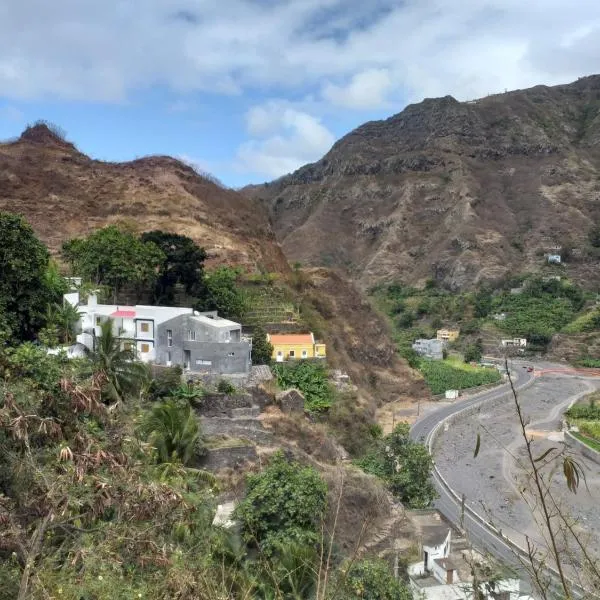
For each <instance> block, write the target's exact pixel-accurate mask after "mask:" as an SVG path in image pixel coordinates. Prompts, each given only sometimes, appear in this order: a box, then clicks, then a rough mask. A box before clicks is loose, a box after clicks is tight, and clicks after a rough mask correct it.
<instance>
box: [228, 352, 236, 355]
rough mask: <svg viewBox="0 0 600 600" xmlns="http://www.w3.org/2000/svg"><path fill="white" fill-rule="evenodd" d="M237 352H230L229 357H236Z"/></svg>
mask: <svg viewBox="0 0 600 600" xmlns="http://www.w3.org/2000/svg"><path fill="white" fill-rule="evenodd" d="M234 355H235V352H230V353H229V354H228V355H227V356H234Z"/></svg>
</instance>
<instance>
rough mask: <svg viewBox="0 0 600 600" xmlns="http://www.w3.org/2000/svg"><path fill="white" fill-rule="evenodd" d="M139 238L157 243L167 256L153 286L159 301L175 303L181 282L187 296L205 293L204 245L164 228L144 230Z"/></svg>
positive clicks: (159, 302)
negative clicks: (160, 229) (176, 290)
mask: <svg viewBox="0 0 600 600" xmlns="http://www.w3.org/2000/svg"><path fill="white" fill-rule="evenodd" d="M140 239H141V241H142V242H143V243H148V242H151V243H153V244H155V245H156V246H157V247H158V248H160V250H161V251H162V252H163V254H164V256H165V259H164V261H163V263H162V265H161V266H160V270H159V272H158V276H157V278H156V284H155V288H154V302H155V303H156V304H166V305H173V304H174V302H175V289H176V286H177V285H181V286H182V287H183V289H184V291H185V293H186V294H187V295H188V296H192V297H195V298H203V297H204V296H205V294H206V291H205V288H204V261H205V260H206V252H205V251H204V248H200V247H199V246H197V245H196V244H195V243H194V241H193V240H192V239H190V238H189V237H187V236H185V235H178V234H176V233H166V232H164V231H149V232H146V233H143V234H142V236H141V238H140Z"/></svg>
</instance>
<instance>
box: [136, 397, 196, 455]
mask: <svg viewBox="0 0 600 600" xmlns="http://www.w3.org/2000/svg"><path fill="white" fill-rule="evenodd" d="M141 431H142V433H143V434H144V435H145V437H146V439H147V440H148V442H149V443H150V444H151V445H152V447H153V448H154V450H155V452H156V460H157V462H159V463H169V462H171V463H177V462H180V463H181V464H183V465H189V464H190V463H191V461H192V459H193V458H194V457H197V456H201V455H202V445H201V435H200V425H199V424H198V419H197V418H196V416H195V415H194V413H192V410H191V407H190V405H189V403H188V402H186V401H183V402H182V401H178V400H176V399H175V398H169V399H167V400H166V402H164V403H161V404H157V405H156V406H154V407H153V408H152V410H151V411H150V412H149V413H148V415H147V416H146V418H145V420H144V423H143V425H142V428H141Z"/></svg>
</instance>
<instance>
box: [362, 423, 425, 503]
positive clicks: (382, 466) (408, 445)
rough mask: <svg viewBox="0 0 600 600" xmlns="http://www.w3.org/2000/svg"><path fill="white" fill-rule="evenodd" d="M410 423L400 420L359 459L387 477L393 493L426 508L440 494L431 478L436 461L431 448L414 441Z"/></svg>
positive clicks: (365, 469)
mask: <svg viewBox="0 0 600 600" xmlns="http://www.w3.org/2000/svg"><path fill="white" fill-rule="evenodd" d="M409 433H410V426H409V425H408V423H400V424H398V425H397V426H396V427H395V429H394V431H392V433H390V434H389V435H387V436H385V437H384V438H383V439H382V440H376V441H375V443H374V444H373V446H372V448H371V450H370V451H369V452H367V454H366V455H365V456H364V457H363V458H361V459H360V460H358V461H357V464H358V466H360V467H361V468H362V469H363V470H364V471H367V472H368V473H372V474H373V475H376V476H378V477H380V478H381V479H384V480H385V481H386V482H387V483H388V485H389V488H390V490H391V491H392V493H393V494H394V495H395V496H396V497H398V498H399V499H400V501H401V502H403V503H404V504H406V505H407V506H410V507H411V508H426V507H427V506H429V505H430V504H431V502H432V501H433V500H434V499H435V498H436V492H435V488H434V487H433V484H432V483H431V480H430V475H431V469H432V467H433V461H432V458H431V455H430V454H429V451H428V450H427V448H426V447H425V446H424V445H423V444H420V443H417V442H413V441H412V440H411V439H410V437H409Z"/></svg>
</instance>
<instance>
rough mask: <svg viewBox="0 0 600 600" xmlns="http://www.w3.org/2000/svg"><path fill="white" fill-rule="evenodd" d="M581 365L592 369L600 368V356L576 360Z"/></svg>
mask: <svg viewBox="0 0 600 600" xmlns="http://www.w3.org/2000/svg"><path fill="white" fill-rule="evenodd" d="M575 364H577V366H579V367H588V368H590V369H600V358H589V357H585V358H579V359H577V360H576V361H575Z"/></svg>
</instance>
